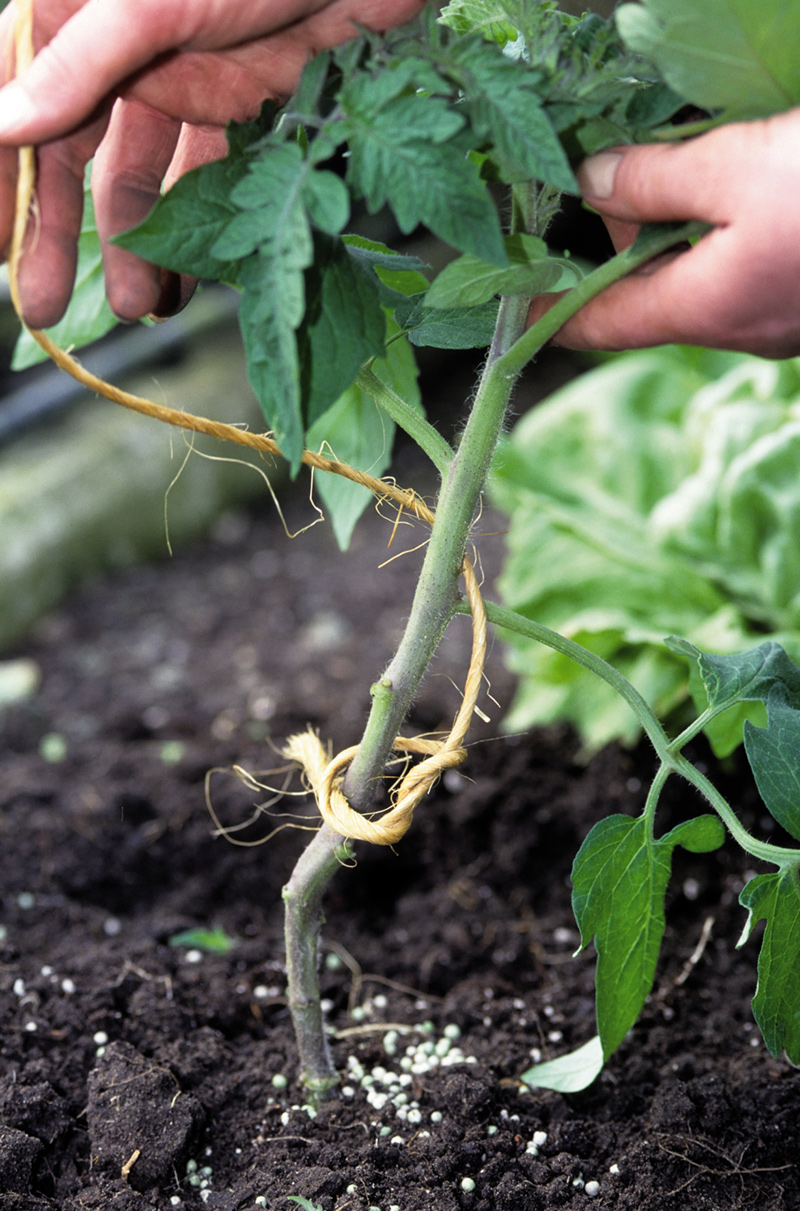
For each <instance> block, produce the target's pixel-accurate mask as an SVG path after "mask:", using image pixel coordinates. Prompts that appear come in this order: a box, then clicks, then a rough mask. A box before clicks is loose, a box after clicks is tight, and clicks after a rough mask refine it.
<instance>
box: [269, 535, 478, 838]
mask: <svg viewBox="0 0 800 1211" xmlns="http://www.w3.org/2000/svg"><path fill="white" fill-rule="evenodd" d="M461 571H462V575H463V577H464V583H465V586H466V590H467V597H468V599H469V603H470V607H471V610H472V655H471V659H470V665H469V671H468V673H467V679H466V682H465V685H464V696H463V699H462V702H461V707H460V709H459V711H458V714H457V715H456V718H455V720H454V722H453V726H452V728H451V729H450V733H449V735H448V736H446V737H445V739H444V740H433V739H427V738H424V737H421V736H420V737H409V736H397V737H396V738H395V740H394V743H393V744H392V751H393V752H399V753H419V754H423V755H424V760H423V761H421V762H420V763H419V764H418V765H415V766H413V767H412V768H411V769H409V770H408V771H407V772H406V773H405V774H404V775H403V777H402V778H401V779H400V780H399V782H398V783H397V785H396V786H395V787H394V789H393V792H392V805H391V807H390V808H389V810H388V811H386V812H385V813H384V814H383V815H382V816H380V817H378V818H377V819H375V818H371V817H369V816H364V815H362V814H361V813H360V812H357V811H355V809H354V808H352V807H351V806H350V804H349V803H348V801H347V798H346V796H345V795H344V793H343V791H342V789H341V783H342V780H343V771H344V770H345V769H346V768H347V767H348V766H349V765H350V762H351V761H352V760H353V758H354V757H355V755H356V753H357V752H358V745H353V746H352V747H351V748H346V749H343V750H342V751H341V752H340V753H338V754H337V755H336V756H335V757H334V758H333V760H329V759H328V756H327V754H326V752H325V749H324V748H323V746H322V744H321V742H320V739H319V737H318V736H317V734H316V733H315V732H312V731H311V730H310V729H309V730H308V731H305V732H299V733H297V734H296V735H294V736H290V737H289V739H288V740H287V742H286V745H285V747H284V749H283V755H284V756H285V757H287V758H288V759H289V760H290V761H295V762H297V764H298V765H299V766H300V767H301V768H302V770H303V772H304V774H305V776H306V779H307V781H308V783H309V785H310V787H311V789H312V790H313V792H314V797H315V799H316V801H317V807H318V808H319V813H320V815H321V816H322V818H323V820H324V821H325V823H326V824H328V825H329V826H330V827H331V828H332V829H333V830H334V832H336V833H339V834H340V835H341V836H343V837H346V838H349V839H351V840H354V841H370V842H371V843H372V844H373V845H394V844H395V843H396V842H397V841H399V840H400V839H401V837H403V836H404V835H405V834H406V832H407V831H408V829H409V828H410V826H411V821H412V819H413V816H414V809H415V808H416V806H417V804H418V803H419V802H420V800H422V799H423V798H424V797H425V795H427V793H428V791H429V790H430V789H431V787H432V786H433V785H434V783H435V782H436V781H437V780H438V778H439V777H440V776H441V774H443V773H444V771H445V770H448V769H454V768H455V767H456V766H458V765H460V764H461V763H462V761H463V760H464V758H465V757H466V755H467V754H466V749H465V748H464V747H463V741H464V738H465V737H466V734H467V731H468V729H469V725H470V721H471V719H472V714H473V711H474V710H475V705H476V703H477V700H478V693H479V691H480V686H481V681H482V678H483V664H484V660H485V657H486V611H485V609H484V605H483V598H482V597H481V594H480V589H479V588H478V582H477V578H476V576H475V570H474V568H473V567H472V564H471V563H470V561H469V560H468V559H466V558H465V559H464V563H463V565H462V569H461Z"/></svg>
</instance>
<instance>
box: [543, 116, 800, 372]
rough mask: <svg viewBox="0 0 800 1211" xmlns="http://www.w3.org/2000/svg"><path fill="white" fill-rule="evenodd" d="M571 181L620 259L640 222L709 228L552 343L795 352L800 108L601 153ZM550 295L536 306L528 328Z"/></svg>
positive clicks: (611, 292)
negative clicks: (668, 140) (604, 228)
mask: <svg viewBox="0 0 800 1211" xmlns="http://www.w3.org/2000/svg"><path fill="white" fill-rule="evenodd" d="M578 180H579V182H580V185H581V189H582V192H583V196H584V198H585V200H586V201H587V203H588V204H589V205H590V206H592V207H593V208H594V209H596V210H598V211H599V212H600V214H601V216H602V217H603V219H604V220H605V222H606V226H607V227H608V229H609V234H610V235H611V238H612V240H613V241H614V245H615V247H616V248H617V250H618V251H619V250H621V249H622V248H625V247H627V246H628V245H629V244H631V243H632V242H633V240H634V239H635V236H636V232H637V230H638V225H639V224H640V223H655V222H667V221H686V220H700V221H702V222H707V223H711V224H713V226H714V230H713V231H711V232H709V233H708V234H707V235H706V236H704V237H703V238H702V239H701V240H700V241H699V243H697V244H696V245H695V246H694V247H693V248H691V249H690V250H687V251H685V252H671V253H668V254H666V255H665V256H664V257H661V258H658V259H657V260H655V261H654V262H651V263H650V264H648V265H646V266H644V267H643V268H642V269H641V270H639V271H638V272H637V273H633V274H630V275H629V276H628V277H627V278H624V279H622V280H621V281H619V282H616V283H615V284H614V285H613V286H611V287H609V288H608V289H607V290H605V291H604V292H603V293H602V294H600V295H598V296H597V297H596V298H595V299H593V300H592V301H591V302H590V303H587V304H586V306H585V307H583V308H581V310H580V311H579V312H577V313H576V315H575V316H573V317H572V319H570V320H568V321H567V323H566V324H564V326H563V327H562V328H561V329H560V330H559V332H558V333H557V335H556V337H555V340H554V343H555V344H558V345H564V346H567V347H568V348H573V349H638V348H644V347H647V346H650V345H663V344H670V343H673V342H675V343H680V344H690V345H703V346H706V347H708V348H712V349H732V350H739V351H742V352H749V353H755V354H759V355H761V356H762V357H771V358H783V357H792V356H795V355H797V354H800V211H799V210H798V208H797V203H796V199H797V197H798V193H800V110H797V109H795V110H790V111H789V112H787V113H785V114H781V115H779V116H777V117H774V118H770V119H767V120H765V121H759V122H746V123H736V124H732V125H730V126H723V127H720V128H718V129H716V130H713V131H710V132H708V133H707V134H705V135H702V136H700V137H699V138H696V139H691V140H688V141H687V142H685V143H681V144H677V145H676V144H650V145H646V146H638V147H624V148H616V149H614V150H612V151H608V152H601V153H600V154H598V155H596V156H592V157H591V158H590V159H588V160H586V161H584V164H583V165H582V166H581V168H580V169H579V171H578ZM556 297H557V296H555V295H546V296H542V297H541V298H539V299H536V300H535V302H534V304H533V306H532V308H531V314H530V317H529V320H530V322H533V321H534V320H535V319H538V318H539V317H540V316H541V315H542V314H544V312H545V311H547V310H548V308H549V307H550V306H552V304H553V302H554V301H555V299H556Z"/></svg>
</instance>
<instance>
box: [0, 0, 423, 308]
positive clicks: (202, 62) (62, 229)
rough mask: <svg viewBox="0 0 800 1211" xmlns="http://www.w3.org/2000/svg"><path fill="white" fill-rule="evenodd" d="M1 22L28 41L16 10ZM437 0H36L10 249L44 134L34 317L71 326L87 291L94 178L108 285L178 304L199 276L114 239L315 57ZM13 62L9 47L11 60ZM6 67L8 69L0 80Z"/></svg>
mask: <svg viewBox="0 0 800 1211" xmlns="http://www.w3.org/2000/svg"><path fill="white" fill-rule="evenodd" d="M18 2H19V0H15V3H12V4H11V5H9V7H8V8H7V9H6V10H5V11H4V13H3V14H2V18H0V46H2V45H6V46H7V47H8V46H9V40H10V39H11V38H12V37H13V22H14V17H15V7H16V3H18ZM422 3H423V0H246V2H245V3H242V2H241V0H35V10H34V42H35V47H36V50H37V55H36V58H35V59H34V62H33V64H32V65H31V66H30V67H29V68H28V70H27V71H25V72H24V73H23V74H22V75H21V76H20V77H19V78H18V79H17V80H14V81H12V82H10V83H7V84H6V86H5V87H4V88H3V89H2V90H0V247H2V248H6V249H7V248H8V244H9V241H10V238H11V230H12V223H13V214H14V201H15V196H14V195H15V188H16V171H17V170H16V150H15V149H16V148H17V147H18V146H20V145H23V144H29V143H33V144H36V145H37V187H36V198H37V212H36V221H35V223H32V224H31V225H30V231H29V234H28V237H27V239H26V244H25V250H24V252H23V256H22V258H21V261H20V266H19V293H20V298H21V301H22V309H23V314H24V317H25V320H26V322H27V323H28V324H29V325H30V326H31V327H34V328H44V327H48V326H50V325H51V324H54V323H56V322H57V321H58V320H59V319H60V318H61V315H62V314H63V312H64V310H65V308H66V305H67V303H68V301H69V297H70V294H71V292H72V285H73V281H74V276H75V263H76V257H77V239H78V234H79V232H80V227H81V217H82V208H83V177H84V168H85V166H86V164H87V163H88V161H89V160H90V159H91V158H92V156H94V157H95V159H94V165H93V172H92V191H93V196H94V202H95V210H96V215H97V226H98V231H99V234H100V237H101V242H102V244H103V265H104V272H105V279H106V292H107V295H108V299H109V302H110V304H111V307H112V309H113V310H114V311H115V313H116V314H117V315H118V316H119V317H120V318H121V319H127V320H135V319H138V318H140V317H141V316H143V315H147V314H148V313H157V314H159V313H160V314H169V313H170V312H171V311H174V310H176V309H177V308H178V307H179V306H180V305H181V303H182V302H184V301H185V300H186V298H188V297H189V296H190V294H191V291H192V289H193V283H192V282H191V281H190V280H188V279H182V280H180V281H179V280H178V278H177V277H176V275H174V274H165V273H163V272H162V270H160V269H159V268H158V267H157V266H154V265H149V264H147V263H146V262H144V261H141V260H140V259H139V258H138V257H135V256H134V255H133V254H132V253H129V252H126V251H125V250H124V249H121V248H115V247H114V246H113V245H112V244H110V243H109V240H110V238H111V237H112V236H114V235H116V234H117V233H118V232H120V231H123V230H125V229H126V228H128V227H131V226H133V225H135V224H136V223H138V222H140V221H141V220H142V219H143V218H144V217H145V216H146V214H147V213H148V212H149V210H150V209H151V207H152V206H153V204H154V203H155V201H156V200H157V198H158V196H159V192H160V190H161V187H162V183H163V184H165V185H166V186H167V187H168V186H169V185H170V184H171V183H173V182H174V181H175V180H176V179H177V178H178V177H179V176H181V175H182V174H183V173H184V172H186V171H188V170H189V169H191V168H194V167H196V166H197V165H199V164H204V163H208V162H209V161H211V160H214V159H217V158H219V157H221V156H223V155H224V154H225V151H226V142H225V134H224V127H225V125H226V123H227V122H229V121H231V120H237V121H242V120H244V119H246V118H251V117H254V116H255V115H256V114H257V113H258V110H259V108H260V106H261V104H262V102H263V101H264V100H265V99H267V98H272V99H275V100H281V99H284V98H286V97H288V96H289V95H291V93H292V91H293V89H294V87H295V84H296V83H297V79H298V77H299V74H300V72H301V70H302V67H303V65H304V63H305V61H306V59H307V58H308V57H309V56H310V55H311V54H313V53H315V52H317V51H320V50H323V49H326V48H328V47H332V46H336V45H338V44H340V43H342V42H345V41H347V39H348V38H350V37H353V36H354V35H355V33H356V32H357V31H356V28H355V25H354V24H353V23H354V22H356V23H358V24H361V25H365V26H368V27H370V28H373V29H386V28H389V27H391V26H394V25H399V24H402V22H404V21H407V20H409V19H410V18H411V17H412V16H413V15H414V14H415V13H416V12H417V11H418V10H419V9H420V8H421V7H422ZM8 62H13V57H12V56H10V55H9V54H5V55H4V56H3V57H2V63H0V72H2V70H3V67H2V64H7V63H8ZM0 78H5V77H3V76H0Z"/></svg>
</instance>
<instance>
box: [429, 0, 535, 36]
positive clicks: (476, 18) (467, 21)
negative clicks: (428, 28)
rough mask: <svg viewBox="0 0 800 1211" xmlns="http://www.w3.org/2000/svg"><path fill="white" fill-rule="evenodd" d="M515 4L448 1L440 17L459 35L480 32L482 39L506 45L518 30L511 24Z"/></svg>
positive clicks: (495, 0) (496, 0) (497, 0)
mask: <svg viewBox="0 0 800 1211" xmlns="http://www.w3.org/2000/svg"><path fill="white" fill-rule="evenodd" d="M514 7H515V6H514V4H513V3H512V4H504V3H503V0H451V2H450V4H446V5H445V7H444V8H443V9H442V11H441V13H440V15H439V20H440V21H441V23H442V25H448V26H449V27H450V28H451V29H453V30H455V31H456V33H458V34H471V33H474V32H475V31H479V32H480V33H482V34H483V36H484V37H485V38H488V39H489V40H490V41H492V42H496V43H497V44H498V45H499V46H505V45H506V44H507V43H508V42H514V41H515V40H516V38H517V37H518V34H519V31H518V29H517V28H516V25H515V23H514V15H513V10H514Z"/></svg>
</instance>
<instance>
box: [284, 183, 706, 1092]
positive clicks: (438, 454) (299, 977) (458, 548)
mask: <svg viewBox="0 0 800 1211" xmlns="http://www.w3.org/2000/svg"><path fill="white" fill-rule="evenodd" d="M532 205H533V204H532ZM534 209H535V207H534ZM696 233H697V228H696V225H689V226H686V225H684V226H683V227H681V228H679V229H677V230H673V231H672V232H671V233H670V235H669V237H665V236H664V234H663V232H662V233H660V234H657V235H656V236H652V235H650V234H648V233H645V235H644V237H640V239H639V240H637V242H636V244H635V245H634V246H633V249H629V250H627V251H626V252H624V253H621V254H620V255H619V256H618V257H615V258H614V260H613V261H611V262H609V264H608V265H607V266H601V268H600V269H598V270H595V272H594V273H593V274H591V275H590V276H589V277H588V278H586V279H585V281H584V282H582V283H581V284H580V285H579V286H577V287H576V288H575V289H574V290H573V291H571V292H570V294H569V295H567V296H566V298H565V299H562V300H561V301H560V302H559V303H557V304H556V305H555V306H554V307H553V308H552V310H551V311H550V312H549V313H548V315H547V316H545V317H544V318H543V319H542V320H540V321H539V322H538V323H537V324H536V325H534V327H533V328H531V329H530V330H529V331H528V332H527V333H525V323H526V320H527V314H528V306H529V300H528V299H526V298H522V297H511V298H506V299H503V300H502V302H501V304H500V311H499V315H498V322H497V327H496V330H495V335H494V339H493V341H492V346H491V348H490V350H489V355H488V357H487V361H486V365H485V367H484V371H483V375H482V377H481V382H480V385H479V387H478V391H477V394H476V396H475V400H474V403H473V406H472V410H471V412H470V415H469V419H468V420H467V424H466V427H465V429H464V432H463V435H462V438H461V441H460V443H459V447H458V449H457V451H456V452H455V454H452V453H451V452H450V450H449V447H448V450H447V453H446V454H445V451H444V449H443V447H442V446H441V445H440V443H439V442H438V441H437V440H434V439H432V437H431V432H435V431H432V430H431V429H430V427H426V428H420V427H419V426H417V432H418V433H419V434H421V436H422V443H421V444H422V445H423V449H426V452H427V453H428V454H429V456H430V457H431V458H432V459H433V461H434V463H435V464H436V465H437V466H438V467H439V469H440V470H441V471H442V472H443V474H444V482H443V486H442V490H441V493H440V497H439V501H438V504H437V508H436V520H435V523H434V525H433V529H432V531H431V537H430V541H429V543H428V547H427V551H426V554H425V559H424V562H423V566H422V571H421V573H420V577H419V580H418V582H417V587H416V591H415V594H414V601H413V604H412V608H411V613H410V616H409V619H408V623H407V626H406V629H405V632H404V634H403V638H402V639H401V641H400V646H399V647H398V649H397V652H396V653H395V656H394V658H393V659H392V661H391V663H390V664H389V667H388V668H387V670H386V672H385V674H384V676H383V678H382V679H381V681H380V682H379V683H378V685H377V686H375V687H373V702H372V709H371V711H370V716H369V719H368V721H367V726H366V729H365V731H364V736H363V738H362V741H361V744H360V745H359V747H358V751H357V753H356V756H355V758H354V760H353V762H352V763H351V765H350V768H349V769H348V772H347V775H346V777H345V781H344V786H343V790H344V793H345V795H346V796H347V798H348V799H349V801H350V803H351V805H352V806H353V807H354V808H355V809H356V810H357V811H364V810H366V809H367V808H368V807H369V805H370V803H371V802H372V800H373V797H374V787H375V783H376V781H377V780H378V779H380V778H381V777H382V776H383V773H384V770H385V766H386V761H387V759H388V756H389V753H390V752H391V748H392V744H393V741H394V738H395V736H396V735H397V733H398V731H399V729H400V727H401V725H402V722H403V719H404V718H405V715H406V712H407V710H408V708H409V706H410V704H411V701H412V698H413V696H414V694H415V692H416V689H417V687H418V685H419V683H420V681H421V679H422V676H423V674H424V672H425V670H426V669H427V667H428V664H429V662H430V660H431V657H432V656H433V653H434V652H435V650H436V647H437V645H438V643H439V640H440V638H441V636H442V634H443V632H444V630H445V628H446V626H447V624H448V622H449V621H450V619H451V618H452V616H453V614H454V613H455V612H456V609H457V599H458V590H457V586H458V577H459V572H460V569H461V565H462V563H463V559H464V551H465V548H466V544H467V541H468V538H469V533H470V529H471V526H472V523H473V518H474V516H475V511H476V509H477V505H478V502H479V499H480V494H481V491H482V490H483V486H484V482H485V480H486V476H487V475H488V472H489V466H490V463H491V458H492V455H493V453H494V449H495V446H496V444H497V439H498V437H499V434H500V430H501V428H502V424H503V420H504V417H505V413H506V409H507V407H508V401H509V398H510V395H511V391H512V389H513V386H514V383H515V381H516V379H517V377H518V375H519V373H520V372H521V370H522V369H523V368H524V366H525V365H526V363H527V362H528V361H529V360H530V358H531V357H533V356H534V354H535V353H536V352H537V351H538V349H539V348H541V346H542V345H543V344H544V343H545V342H546V341H547V340H549V338H550V336H552V335H553V333H555V332H556V331H557V330H558V328H560V327H561V325H562V324H563V323H564V321H565V319H567V318H568V317H569V316H570V315H572V314H573V313H574V312H575V311H577V310H578V308H579V307H581V306H583V304H584V303H585V302H586V301H588V299H589V298H593V297H594V295H595V294H598V293H599V292H600V290H602V289H605V287H606V286H607V285H608V284H609V283H610V282H612V281H616V280H617V278H619V277H622V276H624V274H625V273H628V272H630V270H631V269H632V268H635V267H636V266H637V265H639V264H641V263H642V262H643V261H645V260H648V259H649V258H650V257H652V256H655V255H657V253H658V252H659V251H662V250H663V249H664V248H667V247H669V246H670V245H671V244H672V243H674V242H676V241H677V240H681V239H686V238H687V237H688V235H690V234H696ZM643 246H646V247H643ZM373 377H376V376H373ZM363 381H364V382H365V383H366V382H368V383H369V388H367V389H372V390H375V391H376V392H378V391H380V395H381V401H380V402H381V405H382V406H384V405H385V403H386V402H388V403H389V406H390V407H391V408H393V409H394V410H395V414H396V415H395V419H398V418H399V417H400V415H402V418H403V419H402V420H398V423H400V424H403V425H404V427H405V424H404V422H405V423H413V421H412V420H411V418H410V417H409V415H408V411H407V410H406V409H405V408H401V409H397V408H396V402H395V401H394V400H393V399H392V398H391V397H390V393H389V392H388V389H387V388H386V387H385V385H384V384H382V383H380V380H379V379H377V377H376V382H377V384H379V386H376V384H375V383H372V381H371V379H369V378H367V379H365V380H363ZM387 410H388V409H387ZM390 415H391V412H390ZM415 436H416V434H415ZM437 438H438V435H437ZM494 610H495V611H498V610H499V611H500V612H501V613H502V607H494ZM509 613H512V612H509ZM516 617H518V616H516ZM497 620H498V621H499V619H497ZM524 621H525V622H527V620H524ZM531 625H532V627H533V626H534V624H531ZM530 633H533V632H532V631H531V632H530ZM548 634H550V635H552V633H548ZM534 637H535V638H536V637H539V636H536V635H534ZM554 640H555V642H551V646H557V647H558V645H559V644H564V645H566V646H565V647H560V648H559V650H566V647H570V648H574V649H576V650H577V651H579V652H581V653H583V649H580V648H578V645H570V644H569V641H562V640H561V637H560V636H559V637H554ZM545 642H547V640H545ZM567 654H572V652H571V651H570V652H568V653H567ZM584 655H585V659H582V660H581V663H585V664H587V665H588V667H593V666H595V665H596V664H598V663H599V664H600V665H602V666H604V672H603V673H601V676H605V679H606V680H607V681H609V682H610V683H611V684H612V685H614V687H615V688H617V689H618V690H619V692H620V693H621V694H622V696H623V697H624V698H625V699H626V701H628V702H629V703H630V704H631V705H632V707H633V709H634V710H635V712H636V714H637V717H638V718H640V720H641V722H642V726H643V727H644V729H645V731H646V732H647V734H648V735H649V736H650V737H651V739H652V740H653V743H654V745H655V747H656V751H657V752H658V753H659V755H660V756H662V760H665V761H667V762H672V761H674V758H673V757H672V755H671V754H670V753H669V752H668V748H667V740H666V736H665V735H664V732H663V730H662V729H661V727H660V725H659V724H658V722H657V720H655V718H654V716H653V715H652V712H651V711H650V709H649V707H648V706H647V704H646V703H645V702H644V700H643V699H642V698H641V697H640V696H639V695H638V694H637V693H636V691H635V690H634V689H633V687H632V686H630V685H629V684H628V683H627V682H626V681H625V679H624V678H621V677H620V676H619V674H617V673H616V671H615V670H613V669H611V667H610V666H608V665H605V662H604V661H598V658H596V657H594V656H593V655H592V654H591V653H585V654H584ZM343 852H348V851H346V850H343V838H342V837H340V836H338V835H337V834H336V833H334V832H333V830H331V829H329V828H327V826H326V827H323V828H322V829H321V830H320V831H319V832H318V833H317V834H316V835H315V837H314V840H313V841H312V843H311V844H310V845H309V847H308V848H307V849H306V851H305V852H304V853H303V855H302V856H301V858H300V860H299V862H298V863H297V866H296V867H295V870H294V871H293V872H292V876H291V878H290V879H289V882H288V883H287V885H286V887H285V889H284V893H283V894H284V900H285V905H286V929H285V933H286V950H287V973H288V981H289V1005H290V1008H291V1012H292V1019H293V1023H294V1027H295V1033H296V1036H297V1041H298V1048H299V1051H300V1056H301V1080H302V1082H303V1083H304V1084H305V1085H306V1086H307V1088H308V1089H309V1090H310V1091H311V1094H312V1096H313V1097H315V1098H320V1097H322V1096H324V1095H325V1093H326V1092H327V1091H328V1090H330V1089H331V1088H332V1087H333V1086H334V1085H335V1084H336V1083H337V1077H336V1073H335V1071H334V1068H333V1065H332V1062H331V1057H330V1053H329V1050H328V1044H327V1040H326V1038H325V1030H324V1022H323V1018H322V1011H321V1008H320V1004H319V983H318V979H317V951H318V941H319V930H320V925H321V912H322V895H323V893H324V891H325V888H326V887H327V885H328V883H329V881H330V879H331V877H332V876H333V874H334V873H335V872H336V870H337V868H338V866H339V864H340V862H341V860H342V854H343Z"/></svg>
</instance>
